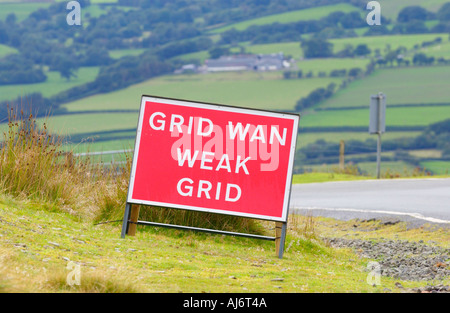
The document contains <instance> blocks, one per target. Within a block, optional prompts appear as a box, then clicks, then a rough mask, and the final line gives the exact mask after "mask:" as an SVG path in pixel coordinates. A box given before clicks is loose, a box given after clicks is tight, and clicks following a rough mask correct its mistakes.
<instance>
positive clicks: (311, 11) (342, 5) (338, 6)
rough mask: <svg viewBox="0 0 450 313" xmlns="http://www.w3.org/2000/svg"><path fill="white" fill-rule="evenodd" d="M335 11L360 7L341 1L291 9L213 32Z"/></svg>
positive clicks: (312, 18) (311, 18)
mask: <svg viewBox="0 0 450 313" xmlns="http://www.w3.org/2000/svg"><path fill="white" fill-rule="evenodd" d="M335 11H342V12H345V13H348V12H352V11H360V10H358V8H356V7H354V6H352V5H350V4H346V3H340V4H335V5H328V6H322V7H317V8H310V9H304V10H297V11H291V12H286V13H281V14H274V15H269V16H264V17H260V18H255V19H251V20H247V21H244V22H240V23H235V24H231V25H227V26H225V27H220V28H216V29H214V30H213V31H212V33H221V32H224V31H227V30H230V29H232V28H234V29H236V30H245V29H247V28H248V27H250V26H253V25H258V26H259V25H267V24H273V23H281V24H286V23H293V22H298V21H308V20H317V19H321V18H323V17H326V16H328V15H329V14H330V13H332V12H335Z"/></svg>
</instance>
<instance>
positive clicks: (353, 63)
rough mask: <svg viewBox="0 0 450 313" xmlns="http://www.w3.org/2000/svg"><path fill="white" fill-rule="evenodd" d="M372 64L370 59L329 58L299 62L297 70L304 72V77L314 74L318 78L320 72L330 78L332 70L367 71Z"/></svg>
mask: <svg viewBox="0 0 450 313" xmlns="http://www.w3.org/2000/svg"><path fill="white" fill-rule="evenodd" d="M369 63H370V61H369V59H351V58H342V59H337V58H327V59H305V60H302V61H299V62H297V64H296V65H297V68H298V69H299V70H302V72H303V75H305V74H307V73H308V72H312V73H313V75H314V76H317V75H318V74H319V72H323V73H326V75H327V76H328V75H329V74H330V72H331V71H332V70H335V69H337V70H341V69H345V70H347V71H348V70H350V69H352V68H360V69H362V70H365V69H366V66H367V65H368V64H369Z"/></svg>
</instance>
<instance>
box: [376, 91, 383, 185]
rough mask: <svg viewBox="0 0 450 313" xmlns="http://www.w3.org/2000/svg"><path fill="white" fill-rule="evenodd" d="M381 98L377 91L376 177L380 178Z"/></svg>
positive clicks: (381, 95)
mask: <svg viewBox="0 0 450 313" xmlns="http://www.w3.org/2000/svg"><path fill="white" fill-rule="evenodd" d="M382 98H383V94H382V93H381V92H380V93H378V101H377V105H378V140H377V179H380V177H381V119H382V112H381V100H382Z"/></svg>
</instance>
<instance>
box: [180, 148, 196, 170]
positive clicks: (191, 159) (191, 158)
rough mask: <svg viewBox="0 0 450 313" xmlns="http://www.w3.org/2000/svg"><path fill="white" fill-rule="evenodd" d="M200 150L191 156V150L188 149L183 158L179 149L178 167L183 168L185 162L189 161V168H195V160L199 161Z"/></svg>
mask: <svg viewBox="0 0 450 313" xmlns="http://www.w3.org/2000/svg"><path fill="white" fill-rule="evenodd" d="M197 155H198V150H195V152H194V156H192V155H191V150H189V149H186V151H185V152H184V155H183V156H181V149H180V148H177V157H178V166H183V165H184V162H185V161H186V160H188V166H189V167H193V166H194V164H195V160H196V159H197Z"/></svg>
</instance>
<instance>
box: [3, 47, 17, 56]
mask: <svg viewBox="0 0 450 313" xmlns="http://www.w3.org/2000/svg"><path fill="white" fill-rule="evenodd" d="M12 53H17V50H16V49H14V48H11V47H9V46H6V45H2V44H0V58H2V57H4V56H6V55H8V54H12Z"/></svg>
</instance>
